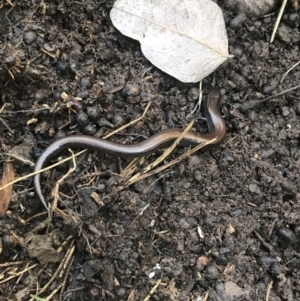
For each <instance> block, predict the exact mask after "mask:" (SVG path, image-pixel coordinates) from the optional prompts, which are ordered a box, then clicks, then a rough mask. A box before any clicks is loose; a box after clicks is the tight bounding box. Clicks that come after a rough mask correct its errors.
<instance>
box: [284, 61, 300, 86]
mask: <svg viewBox="0 0 300 301" xmlns="http://www.w3.org/2000/svg"><path fill="white" fill-rule="evenodd" d="M299 64H300V61H298V62H297V63H296V64H294V65H293V66H292V67H291V68H290V69H289V70H288V71H287V72H285V73H284V74H283V76H282V78H281V80H280V82H281V83H282V82H283V81H284V79H285V77H286V76H287V75H288V74H289V73H290V72H291V71H292V70H293V69H294V68H296V67H297V66H298V65H299Z"/></svg>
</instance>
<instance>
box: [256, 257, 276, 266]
mask: <svg viewBox="0 0 300 301" xmlns="http://www.w3.org/2000/svg"><path fill="white" fill-rule="evenodd" d="M257 262H258V264H259V265H261V266H263V267H269V266H270V265H271V264H273V263H274V262H277V260H276V259H275V258H273V257H270V256H260V257H258V258H257Z"/></svg>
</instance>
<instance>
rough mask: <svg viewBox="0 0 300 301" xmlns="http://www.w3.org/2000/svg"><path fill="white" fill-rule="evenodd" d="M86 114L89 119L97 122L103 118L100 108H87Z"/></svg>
mask: <svg viewBox="0 0 300 301" xmlns="http://www.w3.org/2000/svg"><path fill="white" fill-rule="evenodd" d="M86 113H87V115H88V116H89V119H91V120H93V121H96V120H98V119H99V118H100V117H101V111H100V108H99V106H92V107H87V109H86Z"/></svg>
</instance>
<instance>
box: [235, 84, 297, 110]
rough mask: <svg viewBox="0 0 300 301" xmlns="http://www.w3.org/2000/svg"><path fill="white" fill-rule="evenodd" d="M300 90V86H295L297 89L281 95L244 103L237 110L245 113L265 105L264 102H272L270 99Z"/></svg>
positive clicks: (286, 91) (294, 88) (282, 92)
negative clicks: (262, 104)
mask: <svg viewBox="0 0 300 301" xmlns="http://www.w3.org/2000/svg"><path fill="white" fill-rule="evenodd" d="M299 88H300V85H297V86H295V87H292V88H289V89H286V90H283V91H281V92H279V93H277V94H274V95H271V96H269V97H266V98H264V99H259V100H250V101H248V102H246V103H243V104H241V105H237V106H236V107H235V108H236V109H239V110H241V111H242V112H245V111H248V110H249V109H252V108H253V107H255V106H258V105H260V104H261V103H263V102H265V101H268V100H270V99H272V98H275V97H278V96H281V95H283V94H286V93H288V92H291V91H294V90H297V89H299Z"/></svg>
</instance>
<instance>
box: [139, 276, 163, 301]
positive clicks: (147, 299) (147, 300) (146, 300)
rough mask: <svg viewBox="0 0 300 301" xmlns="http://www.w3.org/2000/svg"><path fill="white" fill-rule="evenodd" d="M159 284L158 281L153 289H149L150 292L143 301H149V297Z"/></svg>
mask: <svg viewBox="0 0 300 301" xmlns="http://www.w3.org/2000/svg"><path fill="white" fill-rule="evenodd" d="M160 283H161V279H159V280H158V281H157V282H156V283H155V285H154V286H153V288H152V289H151V291H150V292H149V294H148V295H147V296H146V298H145V299H144V300H143V301H149V300H150V298H151V296H152V295H153V293H154V292H155V291H156V289H157V287H158V286H159V284H160Z"/></svg>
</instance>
